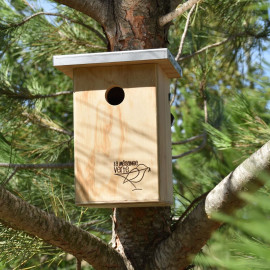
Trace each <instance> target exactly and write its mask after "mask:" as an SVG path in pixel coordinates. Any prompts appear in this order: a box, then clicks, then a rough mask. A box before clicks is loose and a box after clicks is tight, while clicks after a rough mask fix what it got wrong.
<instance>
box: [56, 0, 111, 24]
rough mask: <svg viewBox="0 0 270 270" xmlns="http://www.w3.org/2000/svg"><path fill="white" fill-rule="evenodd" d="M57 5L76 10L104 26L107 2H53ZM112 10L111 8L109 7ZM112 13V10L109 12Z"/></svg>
mask: <svg viewBox="0 0 270 270" xmlns="http://www.w3.org/2000/svg"><path fill="white" fill-rule="evenodd" d="M54 1H55V2H57V3H59V4H63V5H66V6H68V7H71V8H73V9H75V10H78V11H80V12H82V13H84V14H86V15H88V16H90V17H92V18H93V19H94V20H96V21H97V22H98V23H100V24H101V25H104V24H105V22H106V20H107V18H108V12H109V10H108V9H107V8H106V6H107V3H106V2H107V1H103V0H54ZM111 9H112V7H111ZM110 11H111V12H113V11H112V10H110Z"/></svg>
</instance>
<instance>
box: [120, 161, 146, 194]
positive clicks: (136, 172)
mask: <svg viewBox="0 0 270 270" xmlns="http://www.w3.org/2000/svg"><path fill="white" fill-rule="evenodd" d="M150 171H151V169H150V167H147V166H146V165H144V164H139V165H137V166H136V167H135V168H133V169H132V170H130V171H129V172H127V173H116V174H115V175H118V176H120V177H123V178H124V181H123V184H125V183H128V182H129V183H130V184H131V185H132V186H133V187H134V189H133V190H132V191H134V190H142V189H140V188H137V187H136V185H135V184H137V183H139V182H141V181H142V180H143V178H144V175H145V173H146V172H150Z"/></svg>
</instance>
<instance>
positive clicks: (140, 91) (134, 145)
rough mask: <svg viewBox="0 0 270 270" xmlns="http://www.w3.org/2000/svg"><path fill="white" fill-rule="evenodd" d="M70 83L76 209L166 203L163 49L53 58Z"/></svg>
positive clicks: (175, 73) (172, 73) (166, 65)
mask: <svg viewBox="0 0 270 270" xmlns="http://www.w3.org/2000/svg"><path fill="white" fill-rule="evenodd" d="M54 66H55V67H56V68H58V69H59V70H61V71H62V72H64V73H65V74H66V75H68V76H69V77H71V78H73V80H74V92H75V93H74V148H75V149H74V150H75V189H76V204H77V205H83V206H91V207H131V206H136V207H139V206H166V205H170V204H172V202H173V195H172V166H171V125H170V104H169V88H170V78H177V77H180V67H179V65H178V64H177V63H176V62H175V61H174V58H173V57H172V55H171V54H170V52H169V51H168V49H153V50H138V51H121V52H107V53H91V54H78V55H62V56H54Z"/></svg>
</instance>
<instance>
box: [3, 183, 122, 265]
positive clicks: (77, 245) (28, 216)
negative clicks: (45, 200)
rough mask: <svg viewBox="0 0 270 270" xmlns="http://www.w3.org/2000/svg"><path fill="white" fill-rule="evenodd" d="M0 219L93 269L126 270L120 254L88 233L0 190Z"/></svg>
mask: <svg viewBox="0 0 270 270" xmlns="http://www.w3.org/2000/svg"><path fill="white" fill-rule="evenodd" d="M0 219H1V220H4V221H5V222H7V223H9V224H11V226H12V227H13V226H14V227H15V228H17V229H19V230H23V231H25V232H27V233H29V234H31V235H34V236H37V237H39V238H41V239H43V240H44V241H46V242H48V243H50V244H52V245H54V246H56V247H59V248H61V249H63V250H64V251H65V252H68V253H70V254H72V255H74V256H75V257H76V258H77V259H79V260H85V261H87V262H88V263H90V264H91V265H92V266H93V267H94V268H95V269H127V267H126V266H125V262H124V259H123V258H122V257H121V255H120V254H119V253H118V252H116V251H115V250H114V249H112V248H111V247H110V246H109V245H108V244H106V243H105V242H103V241H102V240H100V239H99V238H97V237H95V236H94V235H91V234H89V233H88V232H86V231H84V230H82V229H80V228H78V227H76V226H74V225H72V224H70V223H68V222H66V221H64V220H62V219H60V218H57V217H56V216H54V215H52V214H48V213H46V212H45V211H43V210H40V209H39V208H37V207H35V206H33V205H30V204H29V203H27V202H25V201H23V200H22V199H20V198H18V197H16V196H14V195H13V194H11V193H10V192H9V191H7V190H6V189H5V188H3V187H0Z"/></svg>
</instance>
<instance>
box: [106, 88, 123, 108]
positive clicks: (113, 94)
mask: <svg viewBox="0 0 270 270" xmlns="http://www.w3.org/2000/svg"><path fill="white" fill-rule="evenodd" d="M105 98H106V100H107V102H108V103H109V104H111V105H114V106H115V105H119V104H120V103H121V102H122V101H123V100H124V98H125V92H124V90H123V89H122V88H121V87H113V88H111V89H108V90H107V91H106V94H105Z"/></svg>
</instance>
